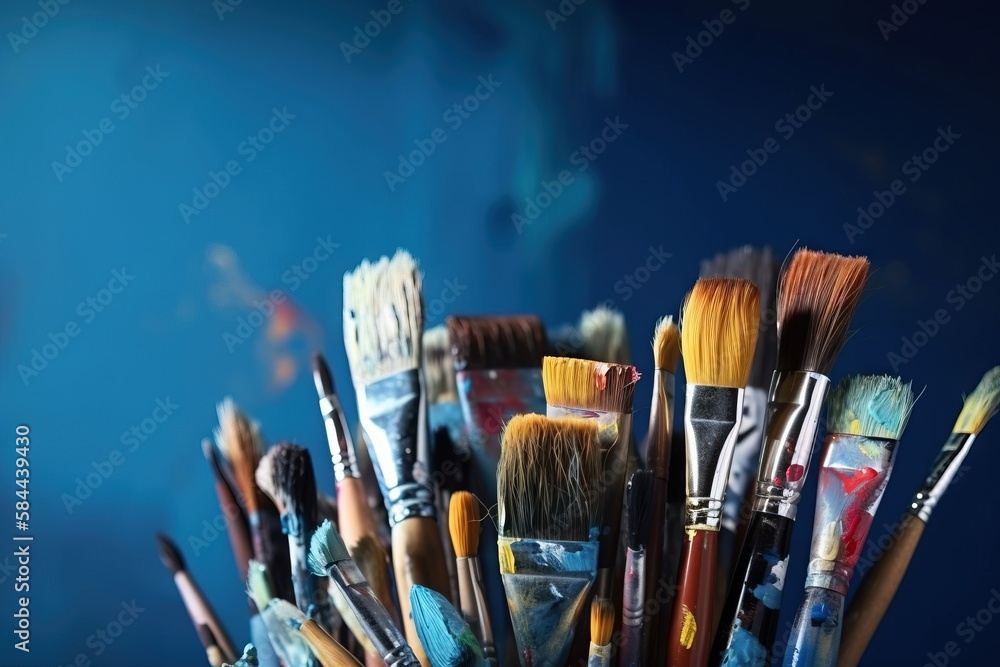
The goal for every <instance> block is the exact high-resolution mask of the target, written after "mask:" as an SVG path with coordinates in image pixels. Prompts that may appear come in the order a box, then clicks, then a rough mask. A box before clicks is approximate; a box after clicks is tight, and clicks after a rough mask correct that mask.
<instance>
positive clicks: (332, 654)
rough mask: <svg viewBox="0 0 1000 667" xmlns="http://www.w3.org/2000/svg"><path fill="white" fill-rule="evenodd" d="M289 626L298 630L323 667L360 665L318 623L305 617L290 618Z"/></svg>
mask: <svg viewBox="0 0 1000 667" xmlns="http://www.w3.org/2000/svg"><path fill="white" fill-rule="evenodd" d="M288 622H289V624H290V625H291V626H292V628H294V629H295V630H298V631H299V632H300V633H301V634H302V637H303V638H304V639H305V640H306V642H307V643H308V644H309V648H311V649H312V652H313V655H315V656H316V659H317V660H319V664H320V665H322V666H323V667H352V666H353V665H360V664H361V663H360V662H358V659H357V658H355V657H354V656H353V655H351V652H350V651H348V650H347V649H346V648H344V647H343V646H341V645H340V644H338V643H337V641H336V640H335V639H334V638H333V637H331V636H330V635H328V634H327V632H326V630H324V629H323V628H321V627H319V625H317V624H316V621H314V620H312V619H311V618H306V617H305V616H302V617H297V618H290V619H289V620H288Z"/></svg>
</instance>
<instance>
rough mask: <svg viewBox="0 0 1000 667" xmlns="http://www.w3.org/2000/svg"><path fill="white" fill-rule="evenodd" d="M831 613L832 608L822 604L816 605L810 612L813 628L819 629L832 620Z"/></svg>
mask: <svg viewBox="0 0 1000 667" xmlns="http://www.w3.org/2000/svg"><path fill="white" fill-rule="evenodd" d="M830 613H831V612H830V608H829V607H828V606H826V605H825V604H823V603H822V602H821V603H819V604H814V605H813V606H812V609H810V610H809V621H810V622H811V623H812V624H813V627H818V626H820V625H823V623H825V622H826V620H827V619H829V618H830Z"/></svg>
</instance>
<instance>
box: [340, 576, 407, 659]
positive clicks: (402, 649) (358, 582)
mask: <svg viewBox="0 0 1000 667" xmlns="http://www.w3.org/2000/svg"><path fill="white" fill-rule="evenodd" d="M327 574H328V575H330V578H332V579H333V580H334V582H336V584H337V585H338V586H339V587H340V590H341V591H342V592H343V593H344V599H345V600H347V605H348V606H349V607H350V608H351V609H352V610H353V611H354V613H355V614H356V615H357V617H358V623H360V625H361V627H362V628H364V631H365V634H367V635H368V638H369V639H371V641H372V645H373V646H374V647H375V650H376V651H378V654H379V655H380V656H382V659H383V660H384V661H385V664H386V667H420V662H419V661H418V660H417V658H416V656H415V655H414V654H413V650H412V649H411V648H410V646H409V645H408V644H407V643H406V640H405V639H404V638H403V634H402V633H401V632H400V630H399V628H398V627H396V624H395V623H394V622H393V620H392V617H391V616H390V615H389V612H388V611H386V609H385V607H383V606H382V603H381V602H379V600H378V598H377V597H375V593H374V592H372V589H371V586H369V585H368V581H367V580H366V579H365V577H364V575H363V574H361V570H360V569H358V566H357V564H356V563H355V562H354V561H353V560H351V559H347V560H342V561H339V562H337V563H334V564H332V565H331V566H330V567H329V568H327Z"/></svg>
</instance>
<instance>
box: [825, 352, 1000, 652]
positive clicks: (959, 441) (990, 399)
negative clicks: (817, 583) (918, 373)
mask: <svg viewBox="0 0 1000 667" xmlns="http://www.w3.org/2000/svg"><path fill="white" fill-rule="evenodd" d="M998 407H1000V366H998V367H995V368H992V369H990V370H989V371H988V372H987V373H986V375H984V376H983V379H982V380H981V381H980V382H979V385H978V386H976V389H975V390H974V391H973V392H972V393H971V394H969V396H968V398H966V399H965V404H964V405H963V406H962V412H961V413H960V414H959V416H958V420H957V421H956V422H955V426H954V427H953V428H952V430H951V435H950V436H949V437H948V439H947V441H945V444H944V447H942V448H941V451H940V453H939V454H938V456H937V459H936V460H935V461H934V465H933V467H932V468H931V471H930V474H928V476H927V479H926V480H925V481H924V484H923V486H922V487H921V488H920V490H919V491H918V492H917V494H916V495H915V496H914V498H913V501H912V502H911V503H910V507H909V509H908V510H907V511H906V513H905V514H904V515H903V518H902V520H901V522H900V524H901V526H900V531H899V533H898V534H897V535H896V539H894V540H893V541H892V543H891V544H890V545H889V547H888V548H886V549H885V550H884V551H883V552H882V554H881V556H880V557H879V558H878V560H876V561H875V564H874V565H873V566H872V568H871V570H870V571H869V572H868V574H867V575H866V576H865V578H864V579H863V580H862V581H861V586H860V588H859V589H858V592H857V594H856V595H855V596H854V598H853V600H852V601H851V604H850V606H849V607H848V608H847V613H846V614H845V616H844V630H843V643H842V645H841V649H840V658H839V660H838V662H837V664H838V665H839V667H854V666H855V665H857V664H858V663H859V662H860V661H861V656H862V655H864V652H865V649H866V648H867V647H868V643H869V642H870V641H871V638H872V636H873V635H874V634H875V630H876V629H878V625H879V623H880V622H881V620H882V617H883V616H884V615H885V612H886V610H887V609H888V608H889V604H890V603H891V602H892V598H893V596H895V594H896V591H897V590H898V589H899V585H900V583H901V582H902V580H903V576H904V575H905V574H906V568H907V567H908V566H909V564H910V559H911V558H912V557H913V553H914V552H915V551H916V549H917V544H918V543H919V542H920V537H921V535H922V534H923V532H924V526H925V525H926V524H927V521H928V520H929V519H930V516H931V511H932V510H933V509H934V508H935V507H936V506H937V503H938V501H939V500H940V499H941V496H943V495H944V492H945V491H947V490H948V485H949V484H950V483H951V481H952V479H954V477H955V474H956V473H957V472H958V471H959V469H960V468H961V467H962V463H963V462H964V461H965V458H966V456H968V454H969V450H971V449H972V443H973V442H974V441H975V440H976V437H977V436H978V435H979V433H980V432H981V431H982V430H983V428H984V427H985V426H986V423H987V422H988V421H989V420H990V419H991V418H992V417H993V416H994V415H995V414H996V413H997V408H998Z"/></svg>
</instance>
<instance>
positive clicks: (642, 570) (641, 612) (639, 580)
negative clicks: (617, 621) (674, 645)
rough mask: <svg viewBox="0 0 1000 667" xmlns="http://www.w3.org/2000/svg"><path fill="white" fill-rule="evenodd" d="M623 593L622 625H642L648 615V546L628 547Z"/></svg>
mask: <svg viewBox="0 0 1000 667" xmlns="http://www.w3.org/2000/svg"><path fill="white" fill-rule="evenodd" d="M625 553H626V556H625V587H624V592H623V594H622V625H627V626H630V627H640V626H642V624H643V623H644V622H645V616H646V548H645V547H641V548H640V549H638V550H633V549H628V550H627V551H626V552H625Z"/></svg>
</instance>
